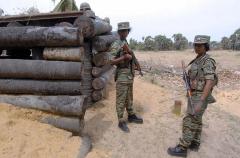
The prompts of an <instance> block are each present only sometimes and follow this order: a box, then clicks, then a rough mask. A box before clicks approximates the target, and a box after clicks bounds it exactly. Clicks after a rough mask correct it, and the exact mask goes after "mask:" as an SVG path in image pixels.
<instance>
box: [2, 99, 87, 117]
mask: <svg viewBox="0 0 240 158" xmlns="http://www.w3.org/2000/svg"><path fill="white" fill-rule="evenodd" d="M0 102H1V103H8V104H12V105H15V106H19V107H23V108H32V109H37V110H43V111H47V112H51V113H57V114H62V115H67V116H81V115H83V114H84V113H83V112H84V109H83V108H84V107H85V105H86V96H66V95H64V96H36V95H0Z"/></svg>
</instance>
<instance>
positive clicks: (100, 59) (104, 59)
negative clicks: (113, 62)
mask: <svg viewBox="0 0 240 158" xmlns="http://www.w3.org/2000/svg"><path fill="white" fill-rule="evenodd" d="M110 58H111V55H110V52H102V53H98V54H96V55H94V56H93V63H94V64H95V66H98V67H99V66H104V65H107V64H109V61H110Z"/></svg>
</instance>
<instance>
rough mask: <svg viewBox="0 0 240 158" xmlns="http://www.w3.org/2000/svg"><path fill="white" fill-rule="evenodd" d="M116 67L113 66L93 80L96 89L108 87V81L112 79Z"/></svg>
mask: <svg viewBox="0 0 240 158" xmlns="http://www.w3.org/2000/svg"><path fill="white" fill-rule="evenodd" d="M115 70H116V68H115V67H112V68H111V69H110V70H109V71H107V72H105V73H104V74H102V76H101V77H98V78H95V79H94V80H93V82H92V86H93V88H94V89H95V90H100V89H103V88H104V87H106V85H107V83H108V82H109V81H110V79H111V77H112V75H113V73H114V72H115Z"/></svg>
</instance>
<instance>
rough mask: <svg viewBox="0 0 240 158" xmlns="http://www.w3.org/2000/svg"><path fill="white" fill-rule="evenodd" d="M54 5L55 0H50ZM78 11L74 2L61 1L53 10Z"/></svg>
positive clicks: (70, 0) (68, 0) (72, 0)
mask: <svg viewBox="0 0 240 158" xmlns="http://www.w3.org/2000/svg"><path fill="white" fill-rule="evenodd" d="M52 1H53V2H54V3H55V0H52ZM68 11H78V7H77V5H76V2H75V0H61V1H60V2H59V3H58V4H57V6H56V7H55V8H54V9H53V12H68Z"/></svg>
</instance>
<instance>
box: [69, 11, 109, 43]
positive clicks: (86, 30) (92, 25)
mask: <svg viewBox="0 0 240 158" xmlns="http://www.w3.org/2000/svg"><path fill="white" fill-rule="evenodd" d="M73 26H74V27H78V28H79V29H80V30H82V33H83V36H84V37H85V38H92V37H94V36H96V35H101V34H104V33H108V32H111V30H112V26H111V25H110V24H108V23H107V22H105V21H103V20H101V19H95V20H94V19H91V18H89V17H87V16H85V15H82V16H79V17H78V18H77V19H76V20H75V22H74V24H73Z"/></svg>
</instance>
